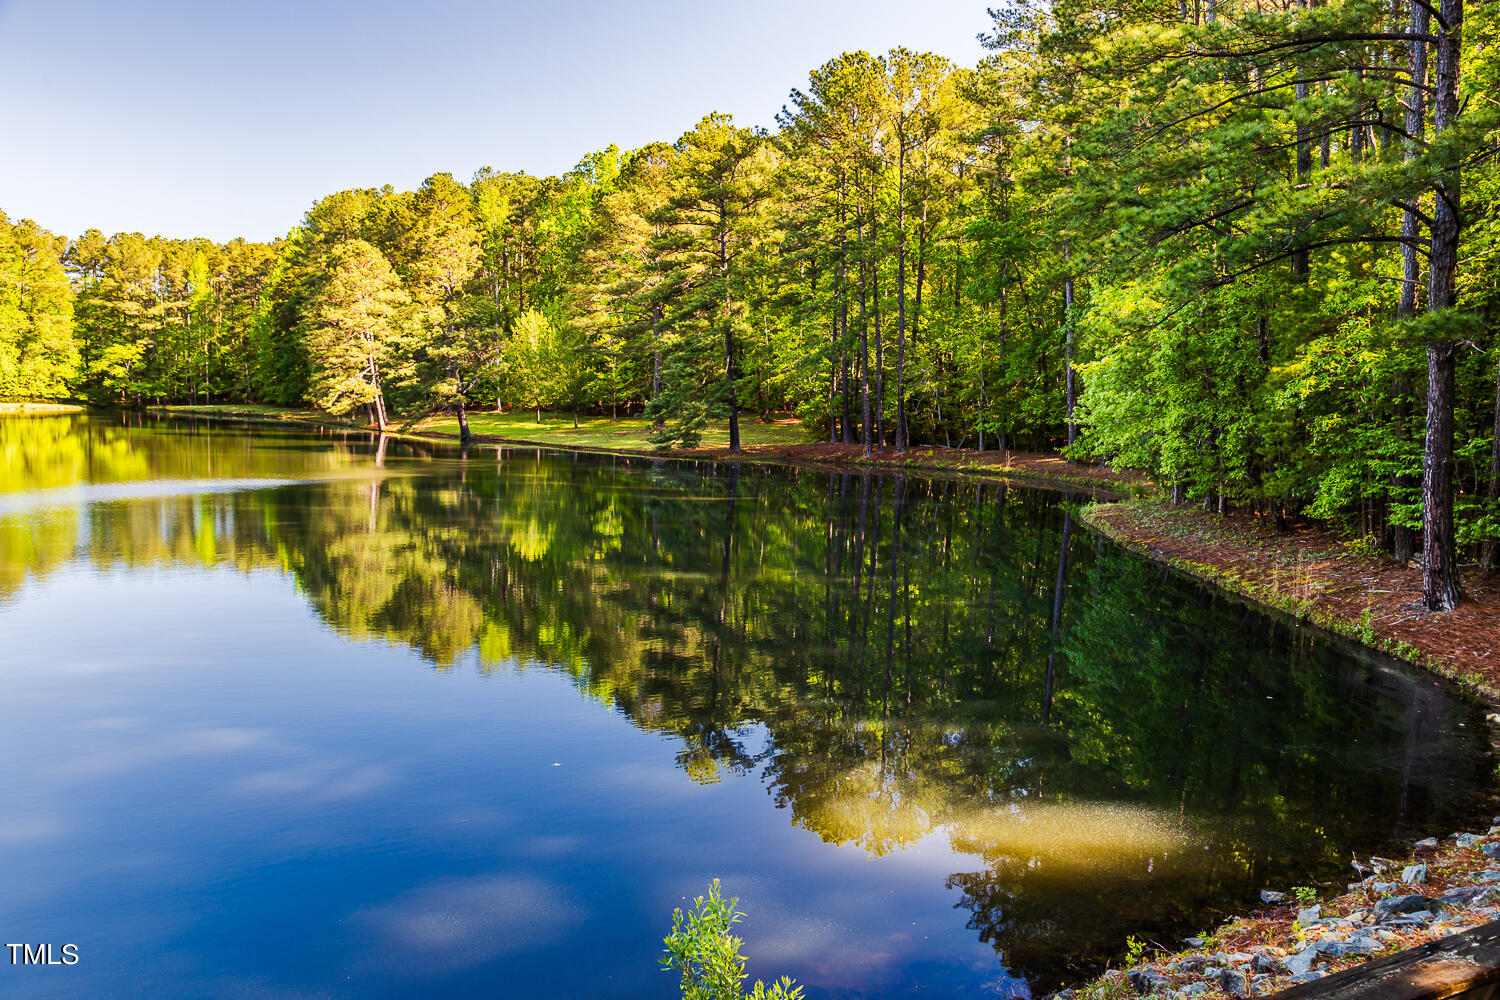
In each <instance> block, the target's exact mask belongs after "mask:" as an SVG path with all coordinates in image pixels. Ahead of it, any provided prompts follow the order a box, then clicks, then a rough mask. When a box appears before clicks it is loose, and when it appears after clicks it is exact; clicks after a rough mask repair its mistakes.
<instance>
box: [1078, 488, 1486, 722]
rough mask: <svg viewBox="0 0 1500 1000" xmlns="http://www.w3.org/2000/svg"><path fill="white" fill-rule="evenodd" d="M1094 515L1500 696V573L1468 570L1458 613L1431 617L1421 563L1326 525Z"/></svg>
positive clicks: (1141, 507)
mask: <svg viewBox="0 0 1500 1000" xmlns="http://www.w3.org/2000/svg"><path fill="white" fill-rule="evenodd" d="M1090 517H1091V519H1092V520H1093V521H1095V522H1096V523H1098V524H1099V525H1100V526H1101V527H1103V528H1104V529H1105V530H1106V531H1107V532H1108V533H1110V534H1112V535H1114V536H1116V537H1117V538H1119V539H1120V540H1122V541H1125V542H1127V543H1133V544H1134V545H1135V546H1136V547H1138V548H1141V549H1143V550H1145V551H1146V552H1147V554H1149V555H1151V556H1153V557H1155V558H1158V559H1164V560H1165V561H1167V562H1170V563H1173V564H1174V565H1178V566H1179V567H1180V568H1183V569H1186V570H1188V571H1189V572H1195V571H1197V572H1198V575H1204V576H1208V577H1210V578H1213V579H1216V580H1218V581H1219V582H1221V583H1229V584H1232V583H1240V584H1247V585H1248V587H1242V588H1234V589H1243V590H1246V591H1248V593H1249V596H1252V597H1259V598H1262V599H1264V598H1265V597H1267V596H1270V597H1274V598H1278V599H1276V600H1271V601H1270V603H1273V604H1277V605H1279V606H1282V607H1284V608H1289V609H1291V610H1295V611H1297V612H1298V613H1304V614H1306V616H1307V617H1309V618H1311V619H1312V620H1314V621H1317V622H1319V623H1321V624H1326V625H1331V626H1333V627H1340V626H1342V627H1341V628H1340V631H1344V632H1346V633H1349V632H1351V631H1352V632H1356V633H1357V632H1363V631H1364V629H1365V626H1366V625H1367V624H1368V629H1369V631H1370V632H1373V634H1374V637H1375V638H1376V639H1377V640H1379V643H1378V644H1380V645H1383V646H1385V647H1386V648H1394V647H1395V646H1397V645H1398V644H1399V645H1400V646H1401V647H1406V648H1404V649H1402V650H1401V652H1403V653H1405V655H1407V656H1408V658H1412V659H1423V658H1430V659H1429V662H1428V665H1429V666H1434V667H1440V668H1443V672H1444V673H1448V674H1450V675H1451V676H1454V677H1457V678H1459V679H1463V680H1467V681H1469V682H1470V683H1471V684H1474V686H1476V687H1480V688H1485V689H1488V692H1489V693H1490V695H1491V696H1492V697H1494V696H1495V695H1496V694H1497V693H1500V657H1497V656H1495V655H1493V654H1494V652H1495V650H1496V648H1497V647H1500V576H1497V575H1495V574H1481V573H1479V572H1478V571H1477V570H1475V569H1474V568H1473V567H1470V568H1468V569H1467V570H1466V571H1465V572H1464V574H1463V586H1464V600H1463V602H1462V603H1461V604H1460V605H1459V607H1458V609H1457V610H1455V611H1450V612H1446V613H1434V612H1430V611H1427V610H1426V608H1425V607H1424V606H1423V604H1422V574H1421V572H1420V571H1419V570H1418V569H1417V568H1416V567H1415V566H1414V565H1409V566H1402V565H1398V564H1397V563H1396V562H1395V561H1393V560H1392V559H1390V558H1389V557H1386V556H1382V555H1375V554H1371V553H1368V552H1364V551H1360V550H1359V549H1358V548H1357V547H1356V546H1354V545H1351V544H1350V543H1348V542H1345V541H1341V540H1340V539H1339V538H1338V537H1336V536H1335V535H1333V534H1331V533H1329V532H1327V531H1324V530H1322V529H1319V528H1315V527H1307V526H1303V527H1298V528H1296V529H1294V530H1292V531H1287V532H1282V533H1280V534H1277V533H1275V532H1273V531H1272V530H1271V529H1270V526H1269V525H1268V524H1267V523H1266V522H1265V520H1264V519H1261V518H1256V517H1253V516H1251V515H1248V514H1231V515H1227V516H1220V515H1217V514H1211V513H1208V512H1206V511H1203V510H1200V509H1198V508H1195V507H1171V506H1168V505H1166V504H1162V503H1131V504H1112V505H1108V506H1098V507H1095V508H1093V509H1092V511H1091V513H1090ZM1205 571H1206V572H1205ZM1363 637H1364V638H1369V636H1368V635H1365V636H1363ZM1373 644H1375V643H1372V645H1373ZM1412 651H1415V653H1417V654H1420V655H1419V656H1412V655H1411V653H1412ZM1431 661H1437V662H1431Z"/></svg>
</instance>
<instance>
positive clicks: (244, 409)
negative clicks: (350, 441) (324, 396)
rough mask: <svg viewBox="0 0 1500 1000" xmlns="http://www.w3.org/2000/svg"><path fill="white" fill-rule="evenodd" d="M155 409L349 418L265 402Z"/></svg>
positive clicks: (284, 417) (277, 417) (226, 414)
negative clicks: (271, 404)
mask: <svg viewBox="0 0 1500 1000" xmlns="http://www.w3.org/2000/svg"><path fill="white" fill-rule="evenodd" d="M153 409H157V410H164V411H167V412H170V413H188V414H193V413H196V414H201V415H203V416H206V417H209V416H211V417H260V418H263V419H274V420H315V421H319V422H322V421H327V420H340V421H343V420H348V419H349V418H347V417H334V416H330V415H328V414H326V413H320V412H319V411H317V410H299V409H296V408H294V407H291V406H270V405H268V404H265V403H203V404H197V403H193V404H187V405H182V406H157V407H153Z"/></svg>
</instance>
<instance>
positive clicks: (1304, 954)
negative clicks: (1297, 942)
mask: <svg viewBox="0 0 1500 1000" xmlns="http://www.w3.org/2000/svg"><path fill="white" fill-rule="evenodd" d="M1317 957H1318V949H1317V948H1315V947H1313V946H1308V947H1306V948H1303V949H1302V950H1301V951H1299V952H1297V954H1295V955H1293V956H1292V957H1291V958H1289V959H1287V960H1286V968H1287V971H1288V972H1290V973H1292V974H1293V975H1303V974H1305V973H1306V972H1307V971H1308V970H1310V969H1311V968H1312V964H1313V959H1315V958H1317Z"/></svg>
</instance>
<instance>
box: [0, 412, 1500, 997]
mask: <svg viewBox="0 0 1500 1000" xmlns="http://www.w3.org/2000/svg"><path fill="white" fill-rule="evenodd" d="M57 444H58V446H59V447H67V442H58V443H57ZM178 446H179V447H181V448H182V449H183V450H184V452H191V451H192V449H193V448H196V447H199V444H197V443H195V442H194V441H193V440H192V439H191V438H187V439H184V440H182V441H179V442H178ZM163 447H164V448H166V450H169V451H170V450H171V449H170V448H168V447H167V446H163ZM341 448H342V449H343V451H342V457H341V458H339V459H338V461H340V462H343V463H354V464H356V465H359V464H360V463H361V462H363V463H364V464H365V465H368V464H369V463H371V462H372V461H373V453H374V451H375V449H376V448H377V445H376V443H374V442H369V443H367V444H365V443H359V442H346V443H345V444H344V445H342V446H341ZM361 449H364V450H365V451H368V452H370V453H371V454H369V455H365V456H364V457H363V458H361ZM151 459H152V460H153V461H155V460H159V459H160V456H151ZM161 460H164V461H168V462H169V464H170V462H177V463H178V464H179V465H182V464H184V463H186V462H188V458H185V457H184V456H183V455H178V454H174V457H172V458H171V459H169V460H166V459H161ZM216 460H217V459H216ZM384 461H385V467H386V469H387V470H388V471H392V472H394V473H403V472H405V473H410V472H420V473H422V475H421V476H420V477H415V476H410V475H400V474H394V475H392V476H390V477H386V478H380V479H375V480H364V481H353V480H350V481H339V482H333V483H320V484H314V485H307V486H294V487H284V488H280V489H275V490H261V491H255V492H249V493H237V494H220V495H200V496H196V497H182V498H172V499H162V500H156V501H149V502H145V501H137V502H132V503H119V504H103V505H95V506H93V507H90V508H88V511H89V514H88V517H89V526H88V527H89V532H88V537H89V539H90V544H91V546H92V556H93V558H95V559H97V560H99V561H101V562H106V563H107V562H111V561H119V560H124V561H128V562H132V563H135V562H142V561H160V562H185V563H210V564H230V565H234V566H238V567H242V568H252V567H258V566H272V567H276V568H279V569H282V570H284V571H287V572H290V573H291V574H292V575H293V576H294V577H295V578H296V580H297V583H298V585H299V587H300V588H301V589H302V591H303V592H304V593H305V594H306V595H307V598H308V600H309V601H310V602H311V604H312V606H313V607H314V608H315V609H316V610H317V612H318V614H320V615H321V616H322V617H323V618H324V619H325V620H326V621H328V622H329V623H330V625H331V626H333V627H334V628H337V629H339V630H340V631H343V632H345V633H347V634H350V635H354V636H367V637H377V638H382V639H387V640H393V641H397V642H401V643H403V644H406V645H408V646H410V647H411V648H413V649H415V650H417V651H419V652H420V653H421V655H422V656H424V657H425V658H427V659H428V660H430V661H431V662H433V663H434V664H436V665H438V666H439V667H442V668H444V669H448V668H451V667H453V666H454V665H456V664H458V663H460V662H462V661H464V660H465V659H467V658H472V659H473V661H474V662H475V663H476V664H477V665H478V666H479V667H480V668H481V669H494V668H496V667H502V666H510V665H516V666H518V667H520V668H527V667H530V666H532V665H540V666H543V667H546V668H548V669H557V670H561V671H564V672H565V673H566V674H568V675H569V676H570V677H572V678H573V679H574V682H575V683H576V684H577V686H578V687H579V688H580V690H582V691H584V692H586V693H587V694H588V695H589V696H591V697H594V698H597V699H599V700H600V701H601V702H603V703H605V704H608V705H611V706H613V707H615V708H617V709H618V710H619V711H621V712H622V713H623V714H624V715H625V716H626V717H628V718H629V719H631V720H632V721H633V722H634V723H635V724H636V725H638V726H640V727H642V728H644V729H648V730H652V731H657V732H666V733H672V734H674V735H675V736H677V737H678V738H679V739H680V740H681V743H682V750H681V752H680V754H679V761H680V763H681V765H682V767H683V768H684V770H685V771H686V772H687V774H689V775H690V776H691V777H692V778H694V779H695V780H700V781H712V780H715V779H717V778H718V777H719V776H720V775H721V774H722V773H724V772H725V771H729V772H736V773H756V774H759V775H760V776H761V777H762V779H763V780H764V781H765V782H766V783H767V786H768V788H769V790H770V792H771V794H772V796H773V797H774V799H775V801H776V802H777V804H778V805H780V806H783V807H785V808H786V809H788V811H789V813H790V816H791V818H792V820H793V822H794V823H796V824H798V825H799V826H802V827H804V828H806V829H808V830H809V831H812V832H813V833H815V834H817V835H818V836H820V837H822V838H824V839H825V840H828V841H831V842H836V843H855V844H859V845H860V846H861V847H862V848H864V849H865V850H866V851H868V852H870V853H871V854H877V855H878V854H886V853H889V852H892V851H896V850H899V849H901V848H902V847H904V846H907V845H909V844H911V843H913V842H915V841H916V840H918V839H920V838H922V837H926V836H939V837H942V838H945V839H946V840H947V841H948V842H949V843H950V844H951V845H952V846H953V847H955V848H956V849H957V850H959V851H961V852H963V853H966V854H968V855H971V856H973V857H974V858H975V859H976V862H977V863H976V870H975V871H973V872H966V873H956V874H954V875H953V876H951V878H950V880H949V885H950V886H951V887H952V888H953V889H955V890H956V891H957V892H958V894H959V898H960V902H961V905H962V906H964V907H966V908H967V909H969V910H970V911H971V913H972V918H971V926H973V927H974V928H975V930H976V931H977V932H978V934H979V935H980V936H981V938H983V939H984V940H986V941H989V942H991V943H993V944H994V945H995V947H996V948H997V949H998V950H999V951H1000V952H1001V953H1002V954H1003V956H1004V957H1005V959H1006V961H1007V963H1008V964H1009V965H1010V966H1011V967H1012V968H1013V969H1016V970H1018V971H1023V972H1027V973H1030V974H1032V975H1033V976H1035V977H1037V979H1038V980H1039V981H1040V982H1042V983H1046V982H1050V981H1055V980H1056V979H1057V978H1058V977H1060V976H1061V975H1063V974H1064V972H1065V971H1066V969H1067V968H1068V967H1069V966H1070V964H1071V963H1075V962H1077V963H1084V964H1087V963H1089V962H1092V961H1096V960H1097V959H1098V958H1099V957H1100V956H1101V955H1105V954H1108V953H1110V952H1112V951H1115V950H1117V949H1118V948H1119V946H1120V942H1121V940H1122V939H1123V937H1124V935H1125V934H1126V933H1142V932H1145V933H1153V932H1157V933H1161V934H1165V933H1168V932H1169V931H1170V930H1171V929H1173V928H1174V927H1177V926H1180V925H1182V924H1183V923H1184V922H1186V921H1188V920H1190V919H1196V918H1197V917H1198V916H1199V915H1201V914H1202V913H1203V912H1204V908H1205V906H1207V905H1209V904H1211V903H1214V902H1222V901H1224V900H1227V899H1243V898H1245V897H1246V896H1248V895H1250V894H1251V893H1252V892H1253V890H1254V889H1256V888H1260V887H1261V886H1263V885H1264V884H1267V883H1271V882H1275V881H1277V880H1278V879H1283V878H1286V877H1290V876H1291V875H1292V874H1293V873H1295V874H1296V875H1297V876H1298V877H1305V876H1306V873H1307V872H1308V869H1309V867H1312V868H1317V867H1319V865H1320V864H1321V865H1323V866H1324V870H1325V871H1327V872H1330V873H1332V872H1333V871H1335V870H1336V869H1337V867H1338V866H1339V865H1340V864H1342V851H1343V850H1344V849H1345V847H1346V845H1349V844H1364V845H1369V844H1371V843H1372V840H1373V839H1377V838H1375V836H1374V835H1373V834H1371V833H1370V832H1369V817H1370V816H1372V815H1375V816H1389V817H1390V823H1389V824H1388V826H1389V828H1390V829H1391V831H1393V832H1404V826H1403V820H1404V817H1405V816H1423V817H1424V821H1426V822H1434V821H1437V819H1436V818H1437V817H1442V816H1445V815H1456V814H1457V812H1459V811H1461V809H1462V808H1463V806H1464V804H1465V801H1464V795H1465V794H1467V793H1468V792H1469V791H1471V790H1472V789H1475V788H1477V787H1479V785H1480V783H1481V780H1482V779H1481V770H1482V768H1481V764H1480V755H1479V753H1478V752H1477V751H1478V750H1479V748H1478V747H1477V746H1471V745H1470V743H1469V742H1467V737H1465V736H1463V735H1454V734H1455V733H1459V734H1461V733H1462V732H1463V731H1462V730H1458V729H1456V728H1455V727H1454V726H1452V725H1446V724H1445V723H1447V722H1451V721H1453V720H1452V716H1453V715H1454V713H1456V712H1459V711H1461V709H1460V708H1458V707H1456V706H1455V703H1454V702H1452V701H1451V700H1450V699H1447V698H1446V697H1445V696H1440V697H1436V698H1434V697H1433V696H1432V695H1431V692H1430V689H1429V688H1427V687H1421V688H1420V689H1419V688H1418V687H1416V686H1413V685H1412V683H1411V682H1410V680H1409V679H1406V678H1404V677H1403V675H1400V674H1396V673H1392V672H1389V671H1383V670H1379V669H1377V668H1375V667H1372V666H1369V665H1364V664H1361V663H1358V662H1356V661H1351V660H1349V659H1347V658H1344V657H1342V656H1340V655H1337V654H1336V653H1335V652H1334V651H1331V650H1330V649H1329V648H1328V647H1327V646H1326V644H1325V643H1324V642H1323V641H1322V640H1320V639H1316V638H1313V637H1310V636H1308V635H1305V634H1297V633H1293V632H1291V631H1289V630H1287V629H1286V628H1284V627H1282V626H1280V625H1278V624H1276V623H1273V622H1271V621H1269V620H1268V619H1266V618H1264V617H1262V616H1260V615H1258V614H1255V613H1253V612H1251V611H1250V610H1248V609H1246V608H1243V607H1240V606H1238V605H1235V604H1233V603H1230V602H1226V601H1223V600H1221V599H1218V598H1215V597H1213V596H1211V595H1208V594H1207V593H1205V592H1203V591H1201V590H1198V589H1195V588H1191V587H1188V586H1185V585H1183V584H1181V583H1179V582H1177V581H1176V580H1174V579H1172V578H1170V577H1168V576H1166V575H1165V574H1164V573H1162V571H1160V570H1159V569H1156V568H1154V567H1151V566H1149V565H1147V564H1144V563H1141V562H1139V561H1138V560H1135V559H1133V558H1131V557H1128V556H1125V555H1123V554H1120V553H1117V552H1115V551H1114V550H1113V549H1111V548H1108V547H1101V546H1099V545H1097V544H1096V542H1095V541H1094V540H1093V539H1092V538H1090V537H1088V536H1085V535H1081V534H1078V533H1077V532H1074V531H1073V530H1072V526H1071V523H1070V522H1069V521H1067V520H1066V517H1065V514H1064V513H1063V511H1062V510H1061V509H1060V508H1059V502H1060V501H1059V498H1058V497H1056V496H1055V495H1051V494H1046V493H1041V492H1037V491H1031V490H1019V489H1009V488H1007V487H1005V486H1003V485H995V484H978V483H962V482H955V481H944V480H936V481H928V480H908V479H902V478H895V479H892V478H890V477H884V476H881V475H876V474H864V475H860V474H832V475H830V474H822V473H813V472H806V471H785V470H769V469H766V468H763V467H757V466H743V467H741V466H736V465H717V466H716V465H701V466H697V465H690V464H682V463H652V462H648V461H645V460H626V459H607V458H606V459H599V458H587V457H580V456H576V455H574V456H555V455H541V454H537V453H535V452H532V451H513V450H506V451H504V452H503V453H501V454H499V455H497V454H496V453H494V452H492V451H479V450H474V451H471V452H470V453H469V454H468V455H467V457H466V458H465V459H463V460H455V459H453V458H452V457H447V458H444V457H441V456H439V457H437V458H435V459H434V460H432V461H422V462H416V461H414V459H413V456H412V454H411V451H410V448H409V446H407V445H403V444H401V443H400V442H387V443H386V454H385V459H384ZM245 462H246V463H247V465H250V466H253V467H255V468H262V467H264V466H266V465H268V464H274V459H272V458H268V457H267V456H265V455H263V454H262V453H261V451H260V450H259V449H257V448H253V447H252V448H249V449H248V451H247V452H246V453H245ZM231 464H232V463H231ZM221 467H222V465H221ZM240 474H244V473H243V472H242V473H240ZM0 528H3V523H0ZM1424 694H1425V696H1419V695H1424ZM1465 760H1468V761H1471V762H1472V766H1469V765H1467V764H1465V763H1464V761H1465ZM1465 768H1468V769H1467V770H1465ZM1455 772H1459V773H1455ZM1309 859H1313V860H1312V861H1310V860H1309Z"/></svg>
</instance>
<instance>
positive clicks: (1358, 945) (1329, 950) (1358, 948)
mask: <svg viewBox="0 0 1500 1000" xmlns="http://www.w3.org/2000/svg"><path fill="white" fill-rule="evenodd" d="M1313 947H1315V948H1317V949H1318V951H1321V952H1322V953H1323V954H1325V955H1328V956H1330V957H1332V958H1343V957H1344V956H1346V955H1373V954H1375V953H1376V952H1377V951H1379V950H1380V949H1381V947H1382V946H1381V944H1380V942H1379V941H1373V940H1371V939H1370V938H1367V937H1361V938H1350V939H1349V940H1348V941H1319V942H1318V943H1317V944H1316V945H1314V946H1313Z"/></svg>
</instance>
